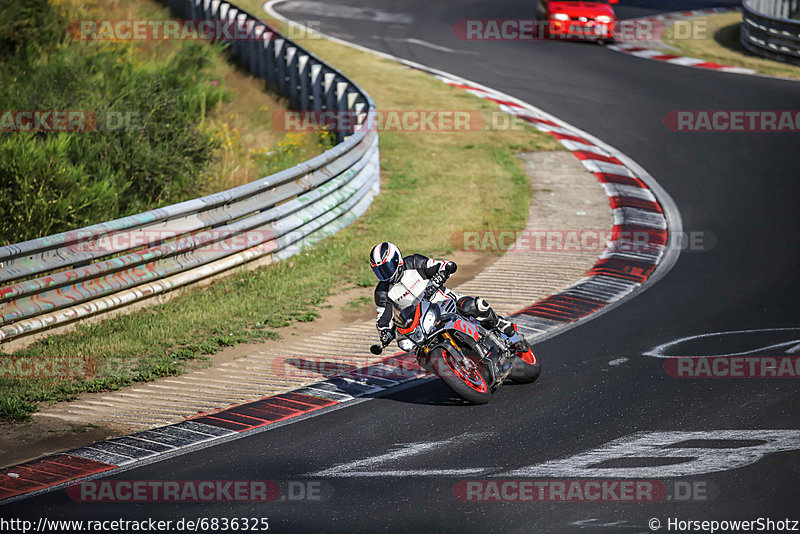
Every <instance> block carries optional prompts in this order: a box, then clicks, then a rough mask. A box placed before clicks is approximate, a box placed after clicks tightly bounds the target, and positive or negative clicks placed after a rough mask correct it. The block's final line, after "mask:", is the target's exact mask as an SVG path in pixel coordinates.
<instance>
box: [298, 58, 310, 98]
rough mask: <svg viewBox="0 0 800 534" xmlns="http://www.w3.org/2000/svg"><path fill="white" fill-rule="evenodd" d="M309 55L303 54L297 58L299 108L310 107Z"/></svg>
mask: <svg viewBox="0 0 800 534" xmlns="http://www.w3.org/2000/svg"><path fill="white" fill-rule="evenodd" d="M308 60H309V56H308V54H303V55H301V56H300V57H299V58H297V72H298V73H299V75H300V106H299V107H300V109H311V98H310V96H309V90H308V86H309V78H310V76H309V72H308V71H309V68H310V65H309V61H308Z"/></svg>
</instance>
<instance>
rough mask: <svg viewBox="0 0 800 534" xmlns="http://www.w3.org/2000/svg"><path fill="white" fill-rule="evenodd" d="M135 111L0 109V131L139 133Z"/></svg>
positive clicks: (139, 115)
mask: <svg viewBox="0 0 800 534" xmlns="http://www.w3.org/2000/svg"><path fill="white" fill-rule="evenodd" d="M142 124H143V123H142V120H141V114H140V113H139V112H136V111H103V112H95V111H88V110H0V132H6V133H10V132H30V133H71V132H115V131H139V130H141V129H142Z"/></svg>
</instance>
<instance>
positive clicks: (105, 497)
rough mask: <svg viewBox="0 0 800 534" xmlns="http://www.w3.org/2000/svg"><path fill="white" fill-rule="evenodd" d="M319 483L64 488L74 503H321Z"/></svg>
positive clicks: (323, 492) (326, 490)
mask: <svg viewBox="0 0 800 534" xmlns="http://www.w3.org/2000/svg"><path fill="white" fill-rule="evenodd" d="M332 494H333V487H332V486H331V484H329V483H328V482H325V481H319V480H89V481H85V482H78V483H75V484H72V485H70V486H69V487H68V488H67V495H68V496H69V498H70V499H72V500H73V501H76V502H83V503H97V502H322V501H324V500H327V499H329V498H330V497H331V495H332Z"/></svg>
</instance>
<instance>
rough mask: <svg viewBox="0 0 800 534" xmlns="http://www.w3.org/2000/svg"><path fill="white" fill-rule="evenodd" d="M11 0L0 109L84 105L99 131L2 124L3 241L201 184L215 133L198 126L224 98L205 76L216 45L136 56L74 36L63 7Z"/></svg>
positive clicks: (136, 206) (174, 196)
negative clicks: (160, 56)
mask: <svg viewBox="0 0 800 534" xmlns="http://www.w3.org/2000/svg"><path fill="white" fill-rule="evenodd" d="M18 4H19V5H16V6H15V7H14V8H11V11H12V12H13V11H14V10H16V14H17V15H18V18H19V20H17V22H15V23H14V24H12V25H11V26H10V27H7V28H5V29H4V30H3V31H2V32H0V50H3V51H4V53H5V54H4V55H3V56H2V59H0V110H26V111H34V110H38V111H54V110H67V111H82V112H84V114H85V116H87V117H88V116H95V117H97V119H98V123H97V125H98V129H97V130H96V131H88V132H86V131H81V132H65V133H52V132H15V133H11V132H4V133H0V198H2V199H3V202H2V204H0V244H7V243H14V242H18V241H23V240H27V239H33V238H36V237H41V236H44V235H48V234H53V233H57V232H62V231H66V230H70V229H75V228H79V227H83V226H86V225H89V224H93V223H96V222H100V221H104V220H109V219H113V218H117V217H122V216H125V215H130V214H133V213H137V212H140V211H145V210H147V209H152V208H155V207H159V206H163V205H167V204H171V203H174V202H179V201H182V200H186V199H187V198H192V197H195V196H197V195H198V194H200V193H203V192H205V189H204V188H205V186H206V184H207V183H208V180H207V175H208V173H209V172H210V170H209V169H210V167H211V164H212V162H213V161H214V159H215V158H216V157H217V156H216V154H215V150H216V149H217V148H218V146H219V142H218V141H216V140H215V139H214V137H213V135H212V134H211V133H210V132H206V131H203V130H202V128H200V127H199V124H201V123H202V121H203V119H204V117H205V113H206V110H207V109H209V108H211V107H213V106H214V105H215V104H217V103H219V102H220V101H222V100H223V99H225V98H228V95H227V94H226V92H225V90H224V89H223V88H222V86H221V85H219V84H217V82H212V80H210V77H211V76H210V74H209V71H210V69H209V66H210V62H211V59H212V54H213V53H214V51H213V50H212V49H211V48H210V47H208V46H204V45H203V44H199V43H192V42H189V43H185V44H184V45H183V46H182V47H181V48H180V49H179V50H177V51H176V52H175V53H174V54H172V55H171V57H170V58H169V59H168V60H167V61H158V62H156V61H149V62H145V63H143V62H141V61H139V60H138V59H137V58H138V55H137V54H136V53H135V51H134V49H133V48H132V47H131V46H130V45H128V44H119V43H98V42H72V41H70V40H69V39H68V37H67V36H66V20H67V17H66V16H65V15H63V14H58V13H55V12H54V8H52V7H50V6H49V4H48V3H47V2H45V1H44V0H24V1H22V2H19V3H18ZM4 11H9V10H8V9H7V8H6V9H5V10H4ZM13 14H14V13H12V15H13ZM7 16H8V15H7ZM5 20H8V19H5ZM15 20H16V19H15ZM37 24H38V25H39V27H40V28H45V30H44V31H43V33H42V34H41V35H40V34H39V33H38V32H37V31H36V26H35V25H37ZM59 43H62V44H59ZM34 52H35V53H34ZM113 117H117V118H119V117H124V118H126V119H128V120H127V121H123V122H124V124H123V125H122V127H121V128H117V126H118V125H112V124H111V120H110V119H111V118H113ZM112 126H113V127H114V128H113V129H112V130H109V129H108V128H109V127H112ZM103 128H106V130H103Z"/></svg>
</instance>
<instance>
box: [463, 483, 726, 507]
mask: <svg viewBox="0 0 800 534" xmlns="http://www.w3.org/2000/svg"><path fill="white" fill-rule="evenodd" d="M718 495H719V487H718V486H717V485H716V484H714V483H711V482H708V481H703V480H680V481H668V482H663V481H660V480H631V479H578V480H549V479H548V480H525V479H522V480H500V479H498V480H461V481H459V482H457V483H456V484H455V485H454V486H453V496H454V497H455V498H456V499H458V500H459V501H464V502H530V503H536V502H547V503H553V502H662V501H672V502H681V501H682V502H707V501H711V500H714V499H716V498H717V496H718Z"/></svg>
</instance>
